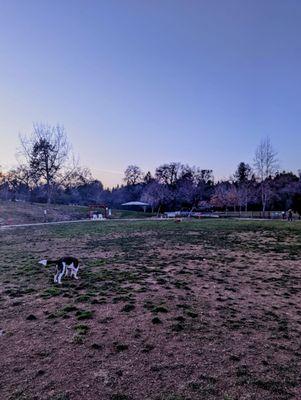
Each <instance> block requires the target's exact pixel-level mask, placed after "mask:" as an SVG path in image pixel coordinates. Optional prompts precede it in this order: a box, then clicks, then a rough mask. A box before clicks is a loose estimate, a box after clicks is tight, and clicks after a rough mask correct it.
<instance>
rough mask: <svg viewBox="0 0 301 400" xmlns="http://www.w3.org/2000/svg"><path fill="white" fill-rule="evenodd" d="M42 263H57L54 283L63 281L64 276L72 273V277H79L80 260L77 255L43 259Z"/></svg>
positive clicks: (40, 262)
mask: <svg viewBox="0 0 301 400" xmlns="http://www.w3.org/2000/svg"><path fill="white" fill-rule="evenodd" d="M39 264H41V265H44V266H46V265H56V274H55V275H54V283H59V284H61V283H62V277H63V276H68V275H69V274H70V276H71V278H72V277H73V278H74V279H78V276H77V273H78V270H79V261H78V259H77V258H75V257H62V258H59V259H58V260H41V261H39Z"/></svg>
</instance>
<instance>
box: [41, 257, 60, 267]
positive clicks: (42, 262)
mask: <svg viewBox="0 0 301 400" xmlns="http://www.w3.org/2000/svg"><path fill="white" fill-rule="evenodd" d="M57 263H58V260H47V259H44V260H40V261H39V264H41V265H44V266H45V267H46V266H48V265H56V264H57Z"/></svg>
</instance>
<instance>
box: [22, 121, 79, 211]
mask: <svg viewBox="0 0 301 400" xmlns="http://www.w3.org/2000/svg"><path fill="white" fill-rule="evenodd" d="M20 140H21V151H20V153H21V155H22V156H23V158H24V159H25V163H26V166H27V167H28V169H29V171H30V175H31V178H32V180H33V181H35V182H36V183H37V184H45V185H46V191H47V203H50V202H51V193H52V188H53V186H54V185H55V184H56V185H57V184H60V183H62V182H63V180H64V179H66V176H68V174H70V173H71V170H72V168H70V161H71V158H72V154H71V149H70V144H69V142H68V140H67V135H66V132H65V129H64V127H63V126H60V125H56V126H50V125H48V124H42V123H40V124H34V125H33V133H32V134H31V136H29V137H26V136H21V137H20Z"/></svg>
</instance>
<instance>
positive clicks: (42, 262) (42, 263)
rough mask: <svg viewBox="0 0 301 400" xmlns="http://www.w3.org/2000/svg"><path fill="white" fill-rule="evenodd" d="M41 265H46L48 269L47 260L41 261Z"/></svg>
mask: <svg viewBox="0 0 301 400" xmlns="http://www.w3.org/2000/svg"><path fill="white" fill-rule="evenodd" d="M39 264H41V265H44V267H46V265H47V260H40V261H39Z"/></svg>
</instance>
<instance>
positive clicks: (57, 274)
mask: <svg viewBox="0 0 301 400" xmlns="http://www.w3.org/2000/svg"><path fill="white" fill-rule="evenodd" d="M58 276H59V269H58V266H57V267H56V274H55V275H54V279H53V281H54V283H57V278H58Z"/></svg>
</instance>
